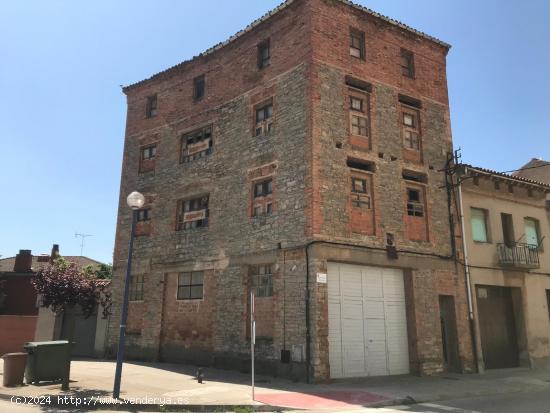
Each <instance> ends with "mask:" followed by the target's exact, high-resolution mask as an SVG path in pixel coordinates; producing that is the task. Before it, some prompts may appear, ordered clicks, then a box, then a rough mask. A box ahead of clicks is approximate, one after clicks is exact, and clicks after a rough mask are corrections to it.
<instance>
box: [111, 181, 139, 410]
mask: <svg viewBox="0 0 550 413" xmlns="http://www.w3.org/2000/svg"><path fill="white" fill-rule="evenodd" d="M126 202H127V203H128V206H129V207H130V208H132V229H131V232H130V243H129V245H128V264H127V265H126V278H125V280H124V298H123V300H122V312H121V314H120V333H119V335H118V351H117V353H116V371H115V386H114V388H113V398H115V399H118V398H119V396H120V377H121V375H122V362H123V360H124V340H125V338H126V320H127V318H128V295H129V292H130V276H131V274H132V249H133V247H134V235H135V231H136V221H137V211H138V209H140V208H141V207H143V204H145V197H144V196H143V195H142V194H140V193H139V192H136V191H134V192H132V193H131V194H130V195H128V198H126Z"/></svg>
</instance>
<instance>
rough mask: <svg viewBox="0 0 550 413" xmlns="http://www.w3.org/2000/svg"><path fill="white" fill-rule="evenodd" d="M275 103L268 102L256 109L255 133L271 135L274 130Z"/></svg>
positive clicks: (257, 134)
mask: <svg viewBox="0 0 550 413" xmlns="http://www.w3.org/2000/svg"><path fill="white" fill-rule="evenodd" d="M272 117H273V103H268V104H266V105H264V106H262V107H260V108H258V109H256V127H255V135H256V136H261V135H269V134H270V133H271V131H272V128H273V127H272V125H273V122H272V119H271V118H272Z"/></svg>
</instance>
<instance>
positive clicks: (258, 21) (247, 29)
mask: <svg viewBox="0 0 550 413" xmlns="http://www.w3.org/2000/svg"><path fill="white" fill-rule="evenodd" d="M295 1H299V0H286V1H284V2H283V3H281V4H279V5H278V6H277V7H275V8H274V9H272V10H270V11H268V12H267V13H266V14H264V15H263V16H262V17H260V18H259V19H256V20H254V21H253V22H252V23H250V24H249V25H248V26H246V27H245V28H244V29H242V30H240V31H238V32H237V33H235V34H234V35H233V36H230V37H229V38H228V39H226V40H225V41H223V42H220V43H218V44H216V45H214V46H212V47H211V48H209V49H207V50H205V51H204V52H202V53H200V54H199V55H197V56H193V57H192V58H191V59H188V60H184V61H182V62H180V63H178V64H177V65H175V66H172V67H169V68H168V69H166V70H163V71H161V72H158V73H156V74H154V75H153V76H150V77H149V78H147V79H144V80H140V81H139V82H135V83H132V84H130V85H127V86H124V87H123V89H122V90H123V91H124V92H126V91H127V90H129V89H131V88H133V87H135V86H137V85H140V84H142V83H145V82H147V81H149V80H153V79H157V78H159V77H161V76H162V75H166V74H168V73H170V72H174V71H176V70H177V69H181V68H182V67H183V66H185V65H187V64H188V63H190V62H192V61H193V60H195V59H198V58H199V57H203V56H207V55H209V54H212V53H214V52H215V51H217V50H219V49H221V48H223V47H225V46H227V45H228V44H230V43H232V42H234V41H235V40H237V39H238V38H240V37H242V36H243V35H245V34H246V33H248V32H250V31H251V30H253V29H254V28H255V27H256V26H258V25H260V24H261V23H263V22H265V21H266V20H268V19H269V18H271V17H272V16H274V15H276V14H278V13H279V12H280V11H281V10H283V9H286V8H287V7H288V6H290V5H291V4H292V3H294V2H295ZM336 1H339V2H340V3H343V4H347V5H348V6H351V7H353V8H355V9H357V10H360V11H362V12H364V13H367V14H369V15H371V16H374V17H376V18H379V19H381V20H383V21H385V22H386V23H389V24H391V25H393V26H395V27H399V28H400V29H403V30H406V31H408V32H411V33H413V34H415V35H417V36H420V37H423V38H425V39H428V40H430V41H432V42H434V43H437V44H439V45H440V46H443V47H444V48H446V49H450V48H451V45H450V44H449V43H446V42H444V41H442V40H439V39H437V38H435V37H433V36H430V35H428V34H426V33H424V32H421V31H419V30H416V29H414V28H412V27H410V26H407V25H406V24H404V23H401V22H400V21H398V20H395V19H392V18H390V17H387V16H384V15H382V14H380V13H377V12H375V11H374V10H371V9H369V8H367V7H364V6H361V5H359V4H356V3H354V2H352V1H350V0H336Z"/></svg>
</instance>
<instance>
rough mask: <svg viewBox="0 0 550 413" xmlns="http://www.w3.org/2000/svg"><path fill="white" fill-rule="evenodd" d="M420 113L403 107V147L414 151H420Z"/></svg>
mask: <svg viewBox="0 0 550 413" xmlns="http://www.w3.org/2000/svg"><path fill="white" fill-rule="evenodd" d="M418 115H419V114H418V111H416V110H413V109H409V108H406V107H402V111H401V116H402V119H401V124H402V130H403V146H404V147H405V149H410V150H413V151H419V150H420V127H419V116H418Z"/></svg>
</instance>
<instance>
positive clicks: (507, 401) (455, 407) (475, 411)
mask: <svg viewBox="0 0 550 413" xmlns="http://www.w3.org/2000/svg"><path fill="white" fill-rule="evenodd" d="M0 411H1V412H13V413H34V412H68V411H70V410H67V409H58V408H49V407H47V406H38V405H17V404H14V403H11V402H10V401H7V400H0ZM119 411H121V410H119ZM133 411H134V410H133ZM212 411H218V412H219V411H220V410H219V408H218V409H216V408H215V407H214V406H213V410H212ZM301 411H304V410H301ZM101 412H103V413H108V411H106V410H101ZM134 412H135V411H134ZM311 412H316V413H362V412H364V413H400V412H411V413H412V412H415V413H449V412H454V413H518V412H521V413H546V412H550V392H548V391H546V390H539V391H532V392H515V393H510V394H506V395H502V394H500V395H492V396H483V397H473V398H464V399H456V400H447V401H440V402H434V403H420V404H414V405H408V406H394V407H381V408H357V409H354V408H343V409H327V410H311Z"/></svg>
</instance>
